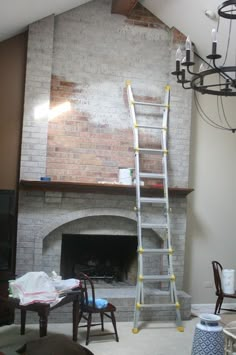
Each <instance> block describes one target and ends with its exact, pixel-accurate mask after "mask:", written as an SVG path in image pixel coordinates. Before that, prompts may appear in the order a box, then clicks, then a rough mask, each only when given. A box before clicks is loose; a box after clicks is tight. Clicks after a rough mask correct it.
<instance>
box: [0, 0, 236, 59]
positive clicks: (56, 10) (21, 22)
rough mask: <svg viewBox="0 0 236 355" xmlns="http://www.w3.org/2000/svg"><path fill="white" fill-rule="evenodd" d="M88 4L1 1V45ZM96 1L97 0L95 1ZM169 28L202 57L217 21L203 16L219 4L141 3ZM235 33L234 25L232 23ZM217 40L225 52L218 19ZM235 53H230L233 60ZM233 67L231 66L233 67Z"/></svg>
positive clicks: (192, 0)
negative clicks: (46, 20)
mask: <svg viewBox="0 0 236 355" xmlns="http://www.w3.org/2000/svg"><path fill="white" fill-rule="evenodd" d="M89 1H91V0H40V1H33V0H20V1H19V0H7V1H6V0H0V41H1V40H4V39H7V38H10V37H12V36H14V35H16V34H18V33H20V32H22V31H24V30H25V29H26V28H27V26H28V25H29V24H31V23H32V22H35V21H37V20H40V19H42V18H44V17H46V16H48V15H51V14H55V15H58V14H60V13H62V12H65V11H68V10H70V9H72V8H74V7H77V6H79V5H82V4H84V3H86V2H89ZM94 1H96V0H94ZM140 2H141V3H142V4H143V5H144V6H145V7H146V8H147V9H149V10H150V11H151V12H152V13H154V14H155V15H156V16H157V17H159V18H160V19H161V20H162V21H163V22H164V23H166V24H167V25H168V26H169V27H176V28H177V29H179V30H180V31H181V32H183V33H184V34H186V35H190V37H191V40H192V41H193V42H194V44H195V46H196V49H197V51H198V53H199V54H200V55H202V56H206V55H207V54H209V52H210V50H211V30H212V28H214V27H215V28H216V27H217V21H213V20H211V19H209V18H208V17H207V16H206V15H205V11H206V10H211V11H213V12H215V13H217V7H218V5H219V4H220V3H221V2H222V1H221V0H178V1H177V0H140ZM232 22H233V26H232V31H233V32H234V33H236V31H235V28H236V21H232ZM220 23H221V24H220V32H219V36H218V43H219V51H221V53H222V52H224V50H223V48H226V44H227V33H228V21H227V20H224V19H222V18H221V22H220ZM234 56H235V53H233V57H234ZM232 64H233V63H232Z"/></svg>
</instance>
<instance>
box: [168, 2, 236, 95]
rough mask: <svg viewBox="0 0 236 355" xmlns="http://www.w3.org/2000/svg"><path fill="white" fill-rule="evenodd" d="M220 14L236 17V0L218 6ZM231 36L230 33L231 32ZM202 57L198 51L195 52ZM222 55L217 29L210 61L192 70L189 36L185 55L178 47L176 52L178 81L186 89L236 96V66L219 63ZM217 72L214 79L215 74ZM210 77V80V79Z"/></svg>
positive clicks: (174, 73) (202, 92) (209, 57)
mask: <svg viewBox="0 0 236 355" xmlns="http://www.w3.org/2000/svg"><path fill="white" fill-rule="evenodd" d="M218 15H219V16H220V17H224V18H226V19H230V20H233V19H236V0H229V1H225V2H224V3H222V4H221V5H220V6H219V7H218ZM229 37H230V33H229ZM195 54H196V55H197V56H198V57H199V58H200V59H202V58H201V57H200V56H199V55H198V54H197V53H195ZM221 57H222V56H221V55H220V54H219V53H217V31H216V29H213V30H212V52H211V54H209V55H208V56H207V59H209V60H210V61H209V62H206V61H205V60H204V59H202V60H203V61H204V63H205V64H203V63H202V64H201V66H200V68H199V71H198V72H193V71H191V69H190V68H191V67H192V66H193V65H194V64H195V63H194V62H193V61H191V59H190V58H191V41H190V38H189V37H187V40H186V44H185V57H184V58H182V51H181V49H180V48H178V50H177V52H176V70H175V71H174V72H172V74H173V75H176V77H177V82H178V83H180V84H182V86H183V88H184V89H194V90H196V91H198V92H200V93H201V94H210V95H218V96H236V77H235V76H236V66H224V65H218V64H217V60H218V59H220V58H221ZM181 66H183V67H185V68H186V70H187V73H188V74H190V75H191V79H187V78H186V70H185V69H184V68H183V69H181ZM215 74H217V76H216V78H214V80H215V81H214V82H213V83H212V80H213V75H215ZM208 79H209V80H208Z"/></svg>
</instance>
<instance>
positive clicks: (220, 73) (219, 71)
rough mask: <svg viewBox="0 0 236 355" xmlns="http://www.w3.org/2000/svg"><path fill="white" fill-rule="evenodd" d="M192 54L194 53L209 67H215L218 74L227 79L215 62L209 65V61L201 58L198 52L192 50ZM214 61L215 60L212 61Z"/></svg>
mask: <svg viewBox="0 0 236 355" xmlns="http://www.w3.org/2000/svg"><path fill="white" fill-rule="evenodd" d="M194 55H196V56H197V57H198V58H199V59H201V60H202V61H203V62H204V63H205V64H207V65H208V66H209V67H210V68H211V69H217V70H218V73H219V75H220V76H222V78H224V79H225V80H227V79H229V78H227V77H226V75H225V73H223V72H222V71H221V70H220V68H218V67H217V66H216V65H215V63H214V65H211V64H210V63H208V62H207V61H206V60H205V59H203V58H202V57H201V56H200V55H199V54H197V52H194ZM214 62H215V61H214ZM230 80H231V81H232V78H230Z"/></svg>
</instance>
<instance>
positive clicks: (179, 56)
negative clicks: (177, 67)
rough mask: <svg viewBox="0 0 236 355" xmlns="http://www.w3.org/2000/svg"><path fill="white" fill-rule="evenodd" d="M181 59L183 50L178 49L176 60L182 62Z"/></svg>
mask: <svg viewBox="0 0 236 355" xmlns="http://www.w3.org/2000/svg"><path fill="white" fill-rule="evenodd" d="M181 58H182V52H181V49H180V48H178V49H177V51H176V55H175V60H176V61H179V62H180V61H181Z"/></svg>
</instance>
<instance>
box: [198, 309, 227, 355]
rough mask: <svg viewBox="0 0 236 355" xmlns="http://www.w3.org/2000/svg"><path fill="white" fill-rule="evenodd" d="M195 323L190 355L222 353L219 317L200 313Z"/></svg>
mask: <svg viewBox="0 0 236 355" xmlns="http://www.w3.org/2000/svg"><path fill="white" fill-rule="evenodd" d="M199 318H200V321H199V323H198V324H197V325H196V328H195V333H194V339H193V347H192V355H224V335H223V328H222V326H221V325H220V324H219V321H220V319H221V318H220V317H219V316H217V315H215V314H207V313H204V314H200V316H199Z"/></svg>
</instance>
